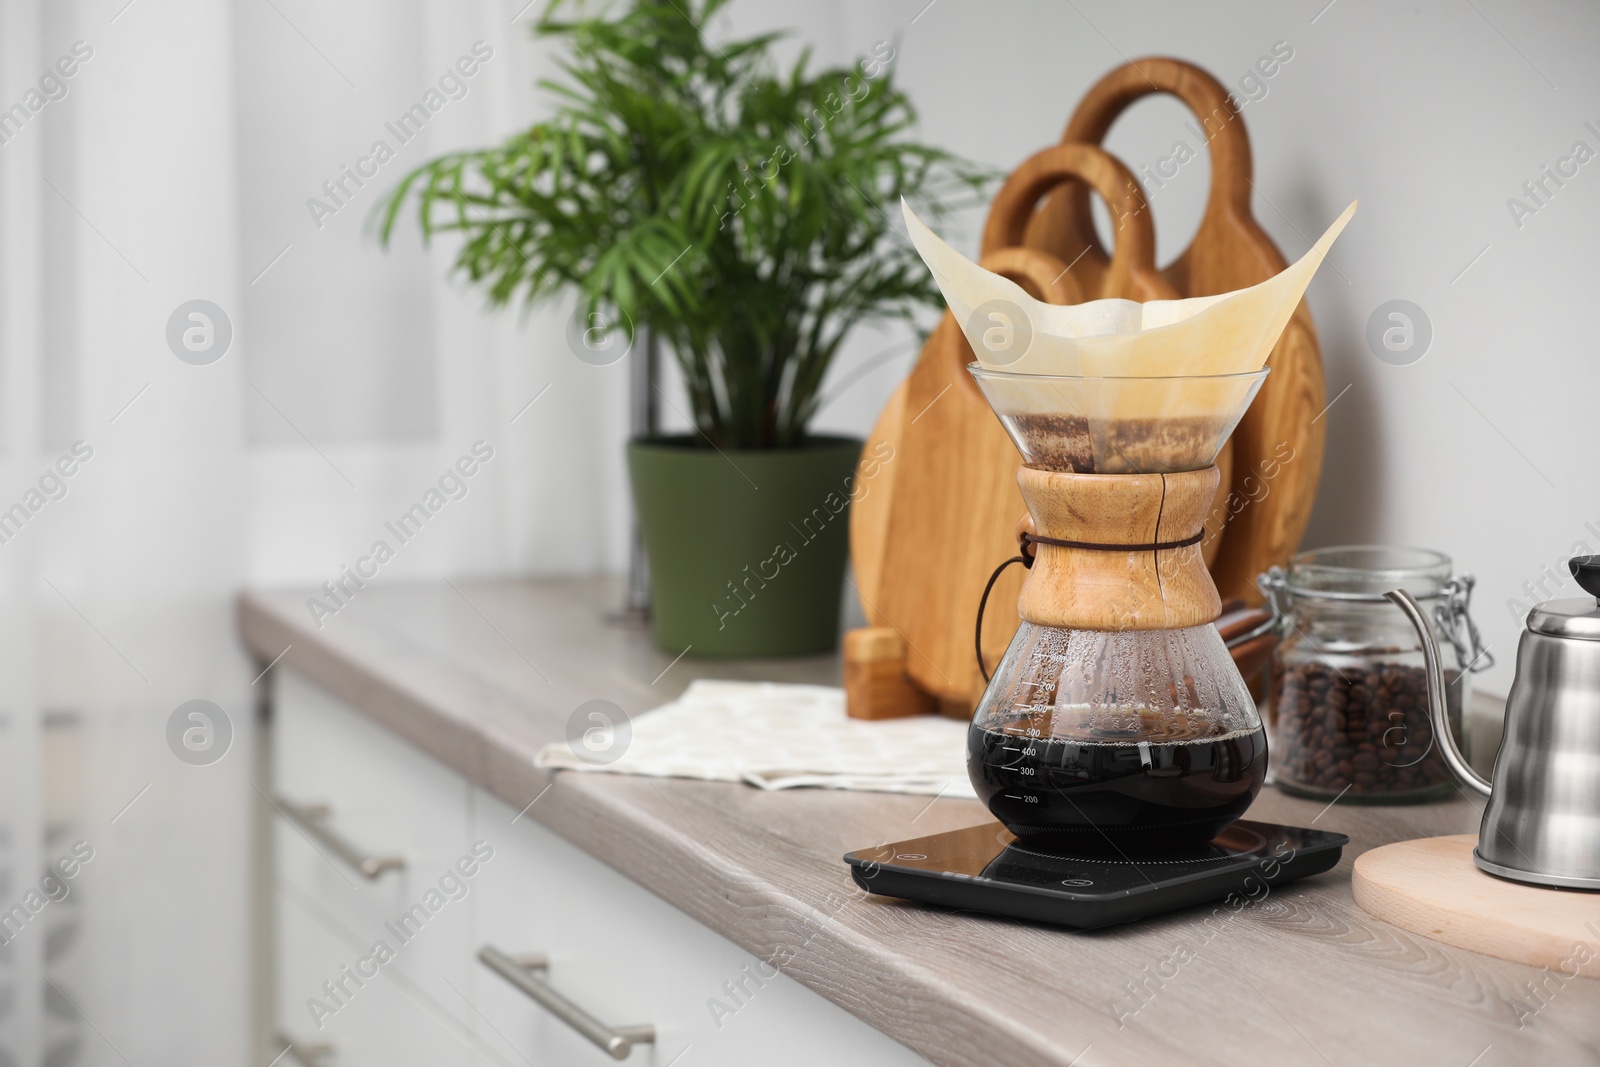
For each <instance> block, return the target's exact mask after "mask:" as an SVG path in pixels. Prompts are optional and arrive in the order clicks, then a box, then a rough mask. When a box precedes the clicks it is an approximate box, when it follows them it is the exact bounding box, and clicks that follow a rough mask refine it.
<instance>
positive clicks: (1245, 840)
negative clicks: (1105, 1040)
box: [844, 821, 1350, 930]
mask: <svg viewBox="0 0 1600 1067" xmlns="http://www.w3.org/2000/svg"><path fill="white" fill-rule="evenodd" d="M1349 841H1350V839H1349V838H1348V837H1346V836H1345V835H1344V834H1335V833H1328V832H1325V831H1323V830H1306V829H1301V828H1299V827H1295V826H1279V825H1277V824H1276V823H1263V822H1246V821H1241V822H1236V823H1234V824H1233V825H1232V826H1230V827H1229V828H1228V829H1226V830H1224V831H1223V832H1222V833H1221V834H1219V835H1218V836H1217V837H1216V838H1214V839H1213V840H1212V841H1211V842H1210V843H1209V844H1207V845H1203V846H1200V847H1197V848H1190V849H1186V850H1184V851H1181V852H1171V853H1162V854H1159V855H1152V856H1144V855H1136V856H1123V855H1119V854H1117V853H1115V852H1113V853H1111V854H1110V855H1094V856H1084V855H1078V854H1074V853H1070V852H1066V851H1062V850H1059V849H1056V848H1052V847H1050V845H1049V844H1048V843H1039V842H1037V841H1035V840H1031V839H1030V840H1019V839H1018V838H1017V837H1016V836H1014V835H1013V834H1012V833H1011V832H1010V831H1009V830H1007V829H1006V828H1005V827H1004V826H1001V825H1000V824H999V823H997V822H989V823H984V824H983V825H981V826H969V827H967V828H966V829H965V830H952V831H950V832H948V833H943V834H934V835H933V836H932V837H918V838H914V839H913V840H910V841H901V842H898V843H896V844H893V845H884V846H882V847H880V848H872V849H864V850H862V851H860V852H851V853H848V854H847V855H846V856H845V858H844V861H845V862H846V863H848V864H849V865H850V873H851V875H852V876H853V877H854V878H855V881H856V884H857V885H859V886H860V887H861V888H862V889H865V890H866V891H867V892H869V893H878V894H881V895H883V896H890V897H901V898H904V899H906V900H915V901H920V902H921V903H924V904H937V905H939V906H941V907H946V908H958V909H961V910H965V911H976V912H983V913H985V914H989V915H1004V916H1007V917H1009V918H1013V919H1031V920H1033V921H1035V922H1045V923H1053V924H1055V925H1057V926H1070V927H1073V928H1075V929H1079V930H1089V929H1093V928H1095V927H1099V926H1111V925H1113V924H1115V923H1124V922H1131V921H1132V920H1134V919H1142V918H1144V917H1146V916H1148V915H1157V914H1160V913H1161V912H1164V911H1172V910H1174V909H1176V908H1186V907H1190V906H1192V905H1195V904H1204V903H1206V902H1208V901H1213V900H1221V899H1223V898H1226V897H1228V896H1229V895H1230V894H1238V896H1239V898H1241V899H1245V900H1259V899H1261V897H1262V895H1263V893H1264V891H1265V890H1266V887H1268V886H1275V885H1281V884H1283V883H1284V882H1289V881H1293V880H1294V879H1296V878H1305V877H1308V876H1310V875H1313V874H1321V873H1322V872H1323V871H1326V870H1328V869H1329V868H1331V867H1333V866H1334V865H1335V864H1337V863H1338V862H1339V855H1340V853H1341V852H1342V851H1343V849H1344V846H1345V845H1346V844H1348V843H1349Z"/></svg>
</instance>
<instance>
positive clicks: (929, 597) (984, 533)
mask: <svg viewBox="0 0 1600 1067" xmlns="http://www.w3.org/2000/svg"><path fill="white" fill-rule="evenodd" d="M1079 181H1082V182H1086V183H1088V184H1089V185H1090V186H1092V187H1093V188H1094V189H1095V190H1096V191H1097V192H1098V193H1099V194H1100V195H1101V196H1102V197H1103V198H1104V199H1105V201H1106V203H1107V206H1108V207H1109V208H1110V210H1111V214H1112V216H1113V218H1116V219H1119V220H1121V221H1120V222H1119V224H1118V226H1117V228H1116V231H1115V242H1114V247H1113V251H1112V254H1111V257H1110V260H1109V262H1108V267H1107V270H1105V271H1103V272H1101V274H1100V276H1099V277H1098V278H1096V279H1095V283H1094V287H1093V288H1090V289H1083V288H1081V287H1080V286H1079V284H1078V283H1077V282H1076V281H1075V280H1074V277H1073V275H1072V274H1071V272H1069V271H1068V270H1067V264H1065V263H1063V262H1062V261H1061V260H1059V259H1057V258H1056V257H1055V256H1052V255H1049V254H1048V253H1045V252H1041V251H1039V250H1037V249H1027V248H1019V247H1014V246H1015V245H1017V244H1018V242H1019V241H1020V239H1021V236H1022V232H1023V230H1024V228H1025V227H1026V225H1027V221H1028V219H1029V218H1030V217H1031V215H1032V214H1033V212H1034V209H1035V207H1036V205H1037V204H1038V203H1039V201H1040V200H1041V198H1043V197H1044V196H1045V195H1046V194H1048V193H1049V192H1050V190H1052V189H1054V188H1056V187H1058V186H1059V185H1061V184H1062V183H1063V182H1079ZM983 248H984V255H983V258H982V260H981V263H982V265H983V266H984V267H985V268H987V269H989V270H993V271H995V272H996V273H999V274H1003V275H1005V276H1006V277H1008V278H1011V279H1012V280H1013V281H1015V282H1017V284H1019V285H1021V286H1022V287H1023V288H1025V289H1027V290H1028V291H1029V293H1030V294H1031V295H1033V296H1034V297H1035V298H1036V299H1039V300H1045V301H1049V302H1052V303H1075V302H1078V301H1080V300H1089V299H1098V298H1101V297H1109V296H1121V297H1128V298H1131V299H1136V300H1155V299H1171V298H1174V297H1176V296H1177V295H1178V294H1177V292H1176V291H1175V290H1174V289H1173V288H1172V286H1171V285H1170V283H1168V282H1167V281H1166V280H1165V279H1164V278H1162V277H1161V275H1160V273H1159V272H1158V271H1157V270H1156V267H1155V234H1154V231H1153V230H1152V228H1151V222H1150V213H1149V210H1148V207H1147V206H1146V204H1145V200H1144V195H1143V193H1142V192H1141V190H1140V188H1139V185H1138V182H1136V181H1135V180H1134V179H1133V175H1132V174H1130V173H1129V172H1128V170H1127V168H1126V167H1124V166H1123V165H1122V164H1121V163H1119V162H1118V161H1117V160H1116V159H1114V158H1113V157H1111V156H1110V155H1108V154H1106V153H1105V152H1104V151H1102V150H1100V149H1098V148H1095V147H1093V146H1089V145H1060V146H1056V147H1054V148H1049V149H1046V150H1045V151H1043V152H1040V153H1039V154H1038V155H1036V156H1034V157H1032V158H1031V159H1029V160H1027V161H1026V162H1025V163H1023V165H1022V166H1021V167H1019V168H1017V170H1016V171H1015V172H1014V173H1013V174H1012V176H1011V177H1010V179H1008V180H1007V181H1006V183H1005V184H1004V186H1002V187H1001V189H1000V191H999V193H998V194H997V195H996V197H995V200H994V203H993V206H992V207H991V208H990V213H989V218H988V223H987V225H986V226H985V228H984V239H983ZM973 359H974V356H973V354H972V349H971V346H970V345H968V343H967V340H966V337H965V335H964V334H963V333H962V331H961V329H960V326H959V324H957V323H956V321H955V319H954V317H953V316H952V315H951V314H950V313H949V312H946V313H945V316H944V318H943V319H942V320H941V322H940V323H939V326H938V328H937V329H935V331H934V332H933V334H932V335H931V336H930V337H929V339H928V343H927V344H926V345H925V346H924V348H923V350H922V354H921V356H920V357H919V358H918V360H917V363H916V366H915V367H914V368H913V370H912V372H911V375H910V377H908V378H907V379H906V381H905V382H904V383H903V384H902V385H901V387H900V389H899V390H897V392H896V394H895V396H894V397H893V398H892V399H891V401H890V403H889V405H888V406H887V407H886V408H885V409H884V413H883V415H882V416H881V417H880V419H879V421H878V424H877V425H876V426H875V427H874V428H873V431H872V435H871V437H870V438H869V440H868V442H867V446H866V449H865V451H864V452H863V455H864V456H866V457H874V456H877V457H881V456H882V455H883V454H884V451H883V449H884V447H888V448H891V449H893V453H892V454H893V456H894V458H893V460H892V461H890V462H888V463H882V462H880V463H879V464H878V467H877V474H876V475H875V477H874V480H873V482H872V483H870V484H871V488H870V491H868V492H866V493H864V494H862V495H860V496H859V497H858V498H857V500H856V502H855V503H854V504H853V505H852V507H851V518H850V538H851V553H852V557H853V559H854V561H855V569H856V585H857V591H858V592H859V594H860V598H861V603H862V607H863V610H864V611H865V613H866V616H867V619H868V621H869V623H871V624H872V625H873V626H874V627H880V628H888V629H890V630H892V631H893V633H894V634H895V635H897V637H898V642H897V643H896V649H897V650H903V654H904V656H905V657H906V664H905V672H906V674H907V675H908V676H909V678H910V680H911V682H912V683H913V684H914V686H915V687H916V689H918V690H920V691H921V692H923V693H927V694H931V695H932V696H933V697H934V698H935V699H936V700H937V701H939V702H941V703H943V704H945V705H947V706H948V707H949V710H950V711H951V713H952V714H958V715H963V716H964V715H970V714H971V713H972V707H973V701H975V700H976V698H977V696H978V695H979V694H981V693H982V691H983V685H984V682H983V677H982V675H981V674H980V673H979V670H978V666H977V662H976V659H975V655H974V650H973V621H974V620H975V619H976V617H977V610H978V599H979V597H980V595H981V594H982V592H983V588H984V584H985V582H986V581H987V580H988V577H989V575H990V573H991V572H992V571H993V570H994V568H995V566H996V565H997V564H998V563H1000V562H1001V561H1002V560H1004V559H1006V558H1007V557H1008V556H1011V555H1014V554H1015V553H1016V550H1017V545H1016V533H1015V531H1016V522H1017V519H1018V518H1019V517H1020V516H1021V515H1022V514H1023V513H1024V510H1025V509H1024V507H1023V503H1022V496H1021V494H1020V493H1019V492H1018V490H1017V484H1016V471H1017V466H1018V464H1019V462H1020V460H1019V458H1018V455H1017V450H1016V448H1015V446H1013V445H1012V444H1011V442H1010V440H1009V439H1008V438H1007V437H1006V435H1005V431H1004V430H1002V429H1001V427H1000V423H999V420H997V419H996V418H995V415H994V412H993V411H992V410H991V409H990V408H989V405H988V404H987V403H986V402H985V401H984V399H983V396H982V394H981V393H980V392H979V391H978V387H977V385H976V383H974V382H973V380H972V376H971V375H970V374H968V373H967V371H966V365H967V364H968V363H970V362H972V361H973ZM865 470H866V468H865V464H864V465H863V468H862V471H861V472H860V475H859V476H861V477H863V478H864V476H865ZM1022 574H1023V572H1022V571H1021V569H1020V568H1012V570H1011V571H1010V572H1008V573H1007V574H1006V575H1005V577H1004V578H1003V579H1002V580H1001V582H1000V583H999V584H997V585H996V587H995V592H994V594H993V595H992V596H991V597H990V600H989V609H988V613H987V615H986V618H985V624H984V641H983V644H984V653H985V655H984V658H985V660H986V661H987V662H988V663H989V664H990V665H991V666H992V665H993V664H994V663H995V662H996V661H997V660H998V658H999V656H1000V654H1001V653H1003V652H1004V651H1005V646H1006V644H1007V643H1008V642H1009V641H1010V639H1011V635H1012V634H1013V633H1015V632H1016V628H1017V614H1016V602H1017V594H1018V593H1019V592H1020V590H1021V585H1022ZM851 646H852V642H851V641H850V640H849V638H847V642H846V658H847V659H849V658H850V654H851ZM907 699H908V700H910V699H911V697H910V696H909V694H908V696H907ZM906 710H918V709H915V708H907V709H906Z"/></svg>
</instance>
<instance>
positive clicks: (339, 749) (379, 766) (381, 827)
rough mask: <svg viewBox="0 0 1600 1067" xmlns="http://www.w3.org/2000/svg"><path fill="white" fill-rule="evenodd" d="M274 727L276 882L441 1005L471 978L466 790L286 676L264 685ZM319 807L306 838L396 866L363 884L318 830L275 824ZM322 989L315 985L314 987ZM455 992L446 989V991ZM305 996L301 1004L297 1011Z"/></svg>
mask: <svg viewBox="0 0 1600 1067" xmlns="http://www.w3.org/2000/svg"><path fill="white" fill-rule="evenodd" d="M275 685H276V686H277V688H276V691H275V707H274V711H275V715H274V723H273V731H272V734H273V739H272V744H273V776H274V783H275V784H274V790H273V792H274V793H275V794H276V795H275V796H274V801H275V802H276V803H277V804H278V806H279V809H280V810H279V813H278V815H277V817H276V819H275V820H274V823H275V825H274V828H273V834H274V841H273V845H274V848H275V851H276V864H277V878H278V880H279V881H280V883H282V884H283V885H284V886H285V887H288V888H292V889H294V890H297V891H299V892H300V893H303V894H304V895H305V897H307V898H309V899H310V900H311V901H313V902H314V903H315V904H316V905H317V906H320V907H321V908H324V909H326V911H327V912H328V913H329V914H330V915H331V916H332V917H333V919H334V920H336V921H337V922H338V923H340V924H342V926H343V927H345V928H347V929H348V930H350V931H351V932H352V933H353V934H354V935H355V936H356V937H358V938H359V939H360V940H361V942H362V944H363V945H364V946H366V947H367V948H370V947H371V946H373V945H374V944H376V943H377V942H379V941H382V942H384V943H385V944H387V945H388V947H389V948H390V949H391V950H392V951H393V952H394V955H395V959H394V962H393V963H391V964H388V965H387V966H389V967H394V968H397V969H398V970H399V971H401V972H403V973H404V974H405V975H407V976H409V977H410V978H411V979H412V980H414V981H416V982H417V983H419V984H420V985H421V986H422V987H423V988H425V989H426V990H427V992H428V993H429V994H430V995H431V996H433V997H435V998H437V999H438V1000H439V1001H441V1002H446V1003H447V1002H449V1001H450V1000H455V1001H457V1004H456V1009H457V1010H463V1011H464V1010H466V1007H467V1006H466V1004H464V1003H461V995H460V994H459V993H457V992H456V991H455V990H457V989H465V988H466V984H467V983H468V982H470V980H471V979H472V978H473V977H474V976H473V974H472V968H471V966H470V964H467V963H464V962H463V961H462V958H461V957H462V953H461V946H463V945H465V944H467V943H469V942H470V940H471V930H472V912H473V909H474V906H475V905H474V901H473V900H472V899H471V886H470V884H469V883H468V880H467V879H466V878H464V877H463V876H462V875H461V873H460V869H459V866H458V865H461V864H462V861H463V859H464V858H465V860H466V861H467V865H469V866H470V865H471V864H472V862H473V861H472V859H471V856H472V842H471V840H470V838H469V831H470V829H471V825H470V819H469V817H468V805H469V803H470V800H471V795H472V790H471V788H470V787H469V786H468V785H467V783H466V781H465V780H464V779H463V778H461V777H460V776H459V775H457V774H456V773H454V772H453V771H451V770H449V769H448V768H446V767H445V766H443V765H442V764H440V763H437V762H435V761H434V760H433V759H432V758H431V757H429V756H426V755H424V754H423V753H422V752H421V751H419V750H418V749H416V748H414V747H413V746H412V745H410V744H409V743H408V742H406V741H404V740H402V739H401V738H399V737H398V736H396V735H394V734H392V733H390V732H389V731H388V730H386V729H384V728H383V727H382V726H380V725H378V724H377V723H375V722H373V721H372V720H371V719H369V718H367V717H366V716H364V715H362V714H361V713H359V712H357V711H356V710H355V709H353V708H351V707H349V706H348V705H346V704H344V703H343V702H341V701H340V700H338V699H336V698H335V697H332V696H330V695H329V694H327V693H325V692H324V691H322V690H321V689H319V688H317V687H316V686H315V685H313V684H312V683H310V682H308V681H307V680H305V679H304V678H303V677H301V676H299V675H296V674H295V673H294V672H292V671H284V672H282V673H280V674H278V675H277V677H276V679H275ZM311 804H323V805H326V806H327V815H326V817H325V818H321V819H316V820H313V822H314V823H315V826H316V827H317V828H320V829H322V830H323V831H325V832H326V833H327V834H330V835H332V836H333V837H335V838H337V839H338V840H339V841H342V842H344V843H345V844H346V845H347V846H348V849H349V850H350V851H353V852H355V853H357V854H361V855H367V856H372V857H377V856H389V855H392V856H395V857H397V858H398V859H399V860H401V861H402V862H403V864H404V866H403V867H401V868H400V869H398V870H386V871H384V872H383V873H381V874H379V875H378V876H377V877H376V878H371V879H369V878H367V877H366V876H364V875H363V874H362V872H361V871H360V870H359V869H358V868H357V867H356V866H355V865H354V864H353V863H352V862H350V860H349V859H348V858H346V857H343V856H341V855H340V854H339V851H338V849H337V847H336V846H334V845H333V844H330V842H329V841H327V840H324V839H323V838H321V837H319V835H318V833H317V829H316V828H313V827H308V826H305V825H302V824H299V823H297V822H295V821H294V820H292V819H290V818H287V817H285V814H284V811H285V810H286V809H287V808H288V807H290V806H291V805H300V806H305V805H311ZM318 980H319V981H321V979H318ZM452 987H454V988H452ZM308 995H309V993H301V995H300V999H301V1000H302V1001H303V1000H304V999H305V997H306V996H308Z"/></svg>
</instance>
